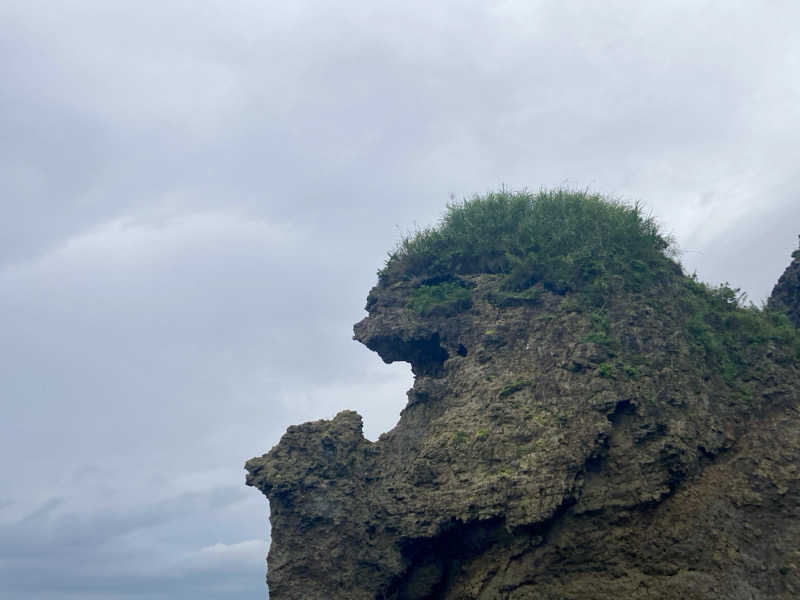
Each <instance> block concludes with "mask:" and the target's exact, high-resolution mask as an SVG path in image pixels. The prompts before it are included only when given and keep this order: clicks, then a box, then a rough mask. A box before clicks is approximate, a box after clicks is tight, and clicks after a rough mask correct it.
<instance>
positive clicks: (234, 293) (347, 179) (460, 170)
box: [0, 0, 800, 600]
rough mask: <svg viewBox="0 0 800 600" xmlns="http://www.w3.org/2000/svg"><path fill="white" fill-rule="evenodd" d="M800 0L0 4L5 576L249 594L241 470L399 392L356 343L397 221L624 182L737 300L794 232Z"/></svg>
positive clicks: (767, 275)
mask: <svg viewBox="0 0 800 600" xmlns="http://www.w3.org/2000/svg"><path fill="white" fill-rule="evenodd" d="M798 22H800V4H798V3H797V2H794V1H786V2H780V1H766V0H765V1H763V2H757V1H755V0H754V1H752V2H735V1H732V0H723V1H720V2H700V1H692V2H689V1H686V2H679V1H674V2H672V1H661V2H647V3H644V2H639V1H637V0H633V1H629V2H578V1H572V2H564V1H563V0H559V1H555V2H533V1H526V2H513V1H505V2H485V3H466V2H436V3H429V2H425V3H422V2H410V1H408V0H406V1H404V2H364V3H353V2H346V1H344V2H336V3H332V2H264V1H255V0H252V1H251V0H235V1H234V0H224V1H222V0H207V1H200V0H192V1H190V0H186V1H164V0H160V1H159V2H150V1H144V2H142V1H138V2H132V1H128V0H115V1H112V2H109V1H107V0H102V1H100V0H98V1H90V0H84V1H69V2H68V1H60V2H53V1H52V0H48V1H36V0H24V1H17V0H0V152H1V153H2V157H1V158H0V181H2V184H1V185H2V195H1V196H0V202H2V209H3V219H2V222H1V223H0V326H1V327H2V331H3V334H2V343H0V403H1V405H0V409H2V410H1V412H0V415H2V416H0V596H2V597H3V598H4V599H8V600H67V599H71V600H72V599H75V600H77V599H81V600H83V599H89V600H111V599H126V600H134V599H136V600H139V599H141V600H145V599H147V600H149V599H170V600H173V599H177V600H183V599H187V600H188V599H192V600H195V599H197V598H209V599H215V600H216V599H219V600H233V599H236V600H244V599H246V598H253V599H263V598H264V597H265V596H266V588H265V584H264V570H265V565H264V557H265V554H266V546H267V539H268V530H267V523H266V515H267V503H266V500H265V499H264V498H263V497H262V496H261V494H260V493H259V492H258V491H256V490H254V489H251V488H246V487H245V486H244V485H243V481H244V473H243V470H242V465H243V463H244V461H245V460H247V459H248V458H250V457H252V456H256V455H260V454H262V453H264V452H266V451H267V450H269V449H270V448H271V447H272V446H273V445H274V444H275V443H277V441H278V439H279V438H280V435H281V434H282V433H283V431H284V430H285V428H286V427H287V426H288V425H290V424H293V423H298V422H302V421H306V420H311V419H318V418H329V417H331V416H333V415H334V414H335V413H336V412H337V411H338V410H340V409H344V408H353V409H356V410H358V411H359V412H360V413H361V414H362V415H364V417H365V422H366V433H367V435H368V437H370V438H371V439H375V438H376V437H377V436H378V435H379V434H380V432H382V431H385V430H387V429H389V428H391V427H392V426H393V425H394V423H395V422H396V420H397V417H398V413H399V411H400V409H401V408H402V407H403V406H404V404H405V401H406V398H405V390H406V389H407V388H408V387H410V385H411V374H410V370H409V368H408V366H407V365H405V364H394V365H384V364H383V363H382V362H381V361H380V359H379V358H378V356H377V355H375V354H373V353H371V352H369V351H368V350H366V349H365V348H363V347H361V346H360V345H359V344H357V343H356V342H353V341H352V340H351V336H352V324H353V323H354V322H356V321H358V320H359V319H361V318H362V316H363V315H364V312H363V306H364V302H365V298H366V295H367V292H368V291H369V288H370V287H371V286H372V285H373V284H374V283H375V280H376V277H375V272H376V270H377V269H378V268H379V267H380V266H382V263H383V261H384V259H385V256H386V251H387V250H390V249H391V248H392V247H393V245H394V243H395V242H396V240H397V239H398V238H399V236H400V235H401V233H402V232H404V231H408V230H410V229H413V228H414V227H415V226H417V225H418V226H423V225H429V224H432V223H434V222H435V221H436V219H437V218H438V216H439V215H440V214H441V213H442V210H443V209H444V206H445V204H446V203H447V202H448V201H449V200H450V198H451V197H455V198H463V197H469V196H471V195H472V194H474V193H483V192H487V191H491V190H495V189H497V188H498V187H499V186H501V185H506V186H508V187H511V188H513V189H520V188H523V187H527V188H528V189H530V190H536V189H539V188H542V187H545V188H546V187H553V186H569V187H573V188H581V189H583V188H588V189H590V190H592V191H596V192H600V193H603V194H607V195H610V196H614V197H619V198H623V199H627V200H640V201H643V202H644V203H645V204H646V205H647V206H648V207H649V208H650V209H651V210H652V212H653V214H654V215H656V217H657V218H658V220H659V222H660V223H661V224H662V226H663V229H664V231H665V232H667V233H670V234H672V235H673V236H674V237H675V238H676V240H677V242H678V245H679V247H680V249H681V251H682V254H681V256H680V260H681V261H682V262H683V263H684V265H685V266H686V268H687V270H688V271H689V272H691V271H694V270H696V271H697V272H698V274H699V276H700V277H701V279H703V280H705V281H709V282H712V283H719V282H722V281H726V280H727V281H730V282H731V283H732V284H734V285H737V286H741V287H742V288H743V289H744V290H745V291H746V292H747V293H748V294H749V296H750V298H751V299H752V300H754V301H755V302H756V303H759V302H760V301H762V300H763V299H764V298H766V296H768V295H769V292H770V290H771V288H772V285H773V284H774V282H775V281H776V280H777V278H778V276H779V275H780V273H781V272H782V271H783V269H784V268H785V267H786V265H787V264H788V262H789V260H790V258H789V257H790V253H791V251H792V250H793V249H794V248H795V247H796V245H797V234H798V233H800V199H799V198H798V192H800V170H798V168H797V165H798V164H800V160H799V159H800V156H799V155H800V144H799V143H798V140H800V37H798V36H797V23H798Z"/></svg>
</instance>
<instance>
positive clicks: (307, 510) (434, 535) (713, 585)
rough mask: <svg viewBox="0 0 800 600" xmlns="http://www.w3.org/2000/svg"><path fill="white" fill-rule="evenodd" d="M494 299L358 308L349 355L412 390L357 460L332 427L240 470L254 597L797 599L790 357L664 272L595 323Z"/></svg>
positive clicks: (546, 307)
mask: <svg viewBox="0 0 800 600" xmlns="http://www.w3.org/2000/svg"><path fill="white" fill-rule="evenodd" d="M505 281H506V279H504V276H503V275H501V274H497V273H495V274H492V273H474V274H457V273H456V274H453V275H451V276H449V277H448V278H447V279H446V280H442V279H441V278H438V279H433V280H432V279H425V278H422V277H409V278H404V279H400V280H398V281H383V282H382V283H381V284H380V285H378V286H377V287H376V288H374V289H373V290H372V291H371V292H370V295H369V298H368V303H367V311H368V313H369V316H368V317H367V318H365V319H364V320H363V321H361V322H360V323H358V324H357V325H356V326H355V338H356V339H357V340H359V341H360V342H362V343H364V344H366V345H367V346H368V347H369V348H370V349H372V350H375V351H376V352H377V353H378V354H379V355H380V356H381V357H382V358H383V360H384V361H386V362H391V361H398V360H399V361H406V362H409V363H410V364H411V367H412V369H413V372H414V374H415V381H414V386H413V388H412V389H411V390H409V392H408V404H407V406H406V408H405V409H404V410H403V412H402V418H401V419H400V422H399V423H398V425H397V426H396V427H395V428H394V429H393V430H392V431H390V432H388V433H386V434H384V435H382V436H381V438H380V439H379V440H378V441H377V442H374V443H373V442H369V441H367V440H366V439H364V437H363V436H362V433H361V418H360V417H359V415H357V414H356V413H354V412H352V411H345V412H342V413H340V414H339V415H337V416H336V418H334V419H333V420H331V421H317V422H313V423H306V424H304V425H299V426H295V427H290V428H289V430H288V431H287V433H286V434H285V435H284V437H283V438H282V439H281V441H280V443H279V444H278V445H277V446H276V447H275V448H273V449H272V450H271V451H270V452H269V453H267V454H265V455H264V456H262V457H260V458H254V459H251V460H250V461H249V462H248V463H247V465H246V467H247V470H248V471H249V475H248V478H247V483H248V485H252V486H256V487H257V488H259V489H260V490H261V491H262V492H263V493H264V494H265V495H266V496H267V498H268V499H269V501H270V508H271V516H270V520H271V524H272V546H271V549H270V553H269V559H268V566H269V569H268V575H267V579H268V584H269V589H270V597H271V598H273V599H274V600H288V599H301V598H303V599H317V598H318V599H323V598H325V599H328V598H336V599H352V600H358V599H365V600H366V599H369V600H373V599H386V600H388V599H397V600H401V599H407V600H411V599H420V600H421V599H424V598H443V599H464V600H466V599H487V600H488V599H509V600H511V599H522V598H552V599H554V600H555V599H569V598H574V599H578V598H580V599H587V598H593V599H595V598H596V599H601V598H602V599H604V598H655V597H657V598H663V599H673V598H674V599H676V600H677V599H686V598H708V599H712V598H713V599H718V598H730V599H737V598H741V599H754V598H755V599H761V598H763V599H767V598H786V599H788V598H796V597H798V596H800V547H799V546H798V540H800V470H799V468H798V466H799V465H800V371H798V360H797V348H798V346H797V345H796V340H795V339H794V338H791V335H789V334H786V333H785V331H784V330H783V329H775V330H772V329H770V330H769V331H768V332H766V333H764V331H761V330H758V331H761V334H762V335H759V336H756V335H755V334H754V333H753V332H754V331H755V329H754V328H755V325H753V323H755V321H752V319H755V318H756V317H755V316H753V315H750V314H748V313H747V311H744V310H743V309H740V308H738V307H736V306H735V305H732V304H731V303H730V301H729V298H727V297H726V296H725V294H724V293H723V294H719V293H718V294H717V295H716V296H713V297H711V296H709V294H708V291H707V290H703V289H701V288H700V286H698V285H697V284H696V283H695V282H693V281H691V280H689V279H687V278H685V277H683V276H682V275H680V273H679V270H678V268H677V266H675V269H674V273H673V274H672V275H671V276H670V277H668V278H667V279H665V280H664V281H663V282H661V283H659V284H658V285H652V286H647V287H645V289H637V290H634V291H625V290H624V289H620V290H617V291H616V292H615V294H614V296H613V299H612V298H609V299H607V300H606V301H604V302H603V303H602V304H597V303H587V302H583V301H581V300H580V296H579V295H578V294H572V293H569V292H566V293H565V292H564V291H563V290H562V291H560V292H559V293H556V292H554V291H553V290H552V289H551V290H548V289H546V288H547V286H546V282H544V281H540V282H538V283H534V284H532V285H530V286H529V287H528V288H526V289H525V291H524V292H514V293H510V292H508V288H507V285H506V283H505ZM437 286H438V287H437ZM442 286H444V287H442ZM420 289H422V290H425V291H426V293H428V290H434V291H437V290H444V292H442V293H441V294H439V295H438V296H437V295H436V294H434V295H433V296H432V297H433V298H434V301H433V302H429V303H427V304H422V305H421V304H420V303H419V302H418V300H419V298H420V292H419V290H420ZM454 290H455V292H454ZM462 290H464V291H463V292H462ZM557 291H558V290H557ZM437 293H438V292H437ZM701 297H702V298H704V300H703V302H706V300H708V302H710V304H707V305H708V306H713V307H715V308H714V310H713V311H711V312H703V313H702V315H701V314H700V313H699V312H698V311H699V310H700V308H699V307H700V306H701V304H699V302H700V301H699V300H698V298H701ZM708 298H711V299H710V300H709V299H708ZM714 303H716V304H714ZM702 306H706V304H703V305H702ZM759 318H760V317H759ZM748 319H750V320H748ZM776 319H777V317H776ZM778 320H779V319H778ZM718 321H719V323H718ZM751 321H752V323H751ZM776 322H777V321H776ZM759 323H760V321H759ZM775 327H778V325H776V326H775ZM729 330H731V331H733V333H732V334H731V333H730V331H729ZM723 334H724V335H723ZM787 335H789V337H788V338H787V337H786V336H787ZM748 336H749V337H748ZM743 340H744V341H743Z"/></svg>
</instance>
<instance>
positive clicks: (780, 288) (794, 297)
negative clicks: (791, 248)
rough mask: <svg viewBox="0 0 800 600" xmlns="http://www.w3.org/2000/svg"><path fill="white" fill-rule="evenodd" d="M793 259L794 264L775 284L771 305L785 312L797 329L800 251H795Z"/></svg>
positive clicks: (770, 299)
mask: <svg viewBox="0 0 800 600" xmlns="http://www.w3.org/2000/svg"><path fill="white" fill-rule="evenodd" d="M793 257H794V260H793V261H792V264H790V265H789V266H788V267H786V270H785V271H784V272H783V275H781V278H780V279H779V280H778V283H777V284H775V287H774V288H773V290H772V295H771V296H770V298H769V305H770V306H771V307H772V308H774V309H777V310H781V311H783V312H785V313H786V314H787V315H789V319H791V321H792V323H794V324H795V327H800V250H795V252H794V255H793Z"/></svg>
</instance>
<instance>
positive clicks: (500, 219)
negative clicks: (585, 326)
mask: <svg viewBox="0 0 800 600" xmlns="http://www.w3.org/2000/svg"><path fill="white" fill-rule="evenodd" d="M671 249H672V245H671V242H670V240H669V239H668V238H667V237H665V236H664V235H662V234H661V233H660V232H659V230H658V227H657V225H656V223H655V221H654V220H653V218H652V217H649V216H646V215H645V214H644V213H643V210H642V207H641V206H640V205H639V204H634V205H628V204H623V203H621V202H617V201H613V200H607V199H604V198H602V197H600V196H597V195H592V194H587V193H583V192H573V191H567V190H555V191H548V192H540V193H538V194H530V193H528V192H509V191H500V192H496V193H492V194H488V195H486V196H476V197H474V198H473V199H471V200H465V201H463V202H458V203H454V204H450V205H448V207H447V212H446V213H445V215H444V217H443V218H442V220H441V223H440V224H439V225H438V226H437V227H432V228H428V229H423V230H421V231H418V232H416V233H414V234H413V235H410V236H408V237H406V238H404V239H402V240H401V241H400V243H399V244H398V246H397V248H396V249H395V250H394V252H392V253H391V254H390V255H389V258H388V260H387V261H386V265H385V266H384V268H383V269H381V270H380V271H379V272H378V275H379V279H380V283H381V284H382V285H388V284H390V283H393V282H395V281H400V280H404V279H412V278H415V277H428V278H430V277H452V276H454V275H457V274H477V273H500V274H503V275H504V280H503V288H504V289H505V290H507V291H508V292H511V293H520V292H523V291H525V290H527V289H528V288H530V287H531V286H532V285H534V284H536V283H538V282H542V286H543V287H544V288H545V289H547V290H549V291H551V292H555V293H558V294H564V293H566V292H569V291H578V290H580V291H584V292H587V293H589V294H590V295H591V296H592V297H593V298H594V301H595V303H596V304H597V305H600V304H602V303H603V301H604V298H605V297H606V296H607V295H608V294H610V293H612V292H614V291H616V290H618V289H619V288H620V286H621V287H622V288H624V289H626V290H629V291H639V290H640V289H641V288H643V287H644V286H647V285H650V284H651V283H653V282H655V281H660V280H664V279H667V278H669V276H670V274H673V275H674V274H675V273H676V272H680V268H679V267H678V266H677V265H676V264H675V263H674V262H672V261H671V260H669V258H668V256H667V255H668V254H670V252H671Z"/></svg>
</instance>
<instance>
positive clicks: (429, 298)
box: [406, 281, 472, 317]
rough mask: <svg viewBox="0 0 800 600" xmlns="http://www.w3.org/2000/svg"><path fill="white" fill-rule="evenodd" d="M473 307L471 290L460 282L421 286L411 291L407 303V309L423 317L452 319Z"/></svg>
mask: <svg viewBox="0 0 800 600" xmlns="http://www.w3.org/2000/svg"><path fill="white" fill-rule="evenodd" d="M471 306H472V292H471V290H470V289H469V288H467V287H465V286H464V285H463V284H462V283H461V282H458V281H443V282H441V283H435V284H423V285H420V286H419V287H416V288H414V289H413V290H411V293H410V294H409V298H408V302H407V303H406V308H408V309H409V310H412V311H414V312H415V313H417V314H419V315H421V316H423V317H429V316H434V315H436V316H442V317H450V316H453V315H455V314H457V313H459V312H461V311H463V310H467V309H469V308H470V307H471Z"/></svg>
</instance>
